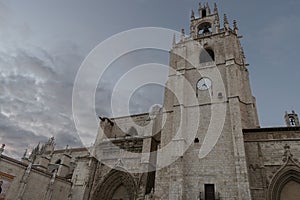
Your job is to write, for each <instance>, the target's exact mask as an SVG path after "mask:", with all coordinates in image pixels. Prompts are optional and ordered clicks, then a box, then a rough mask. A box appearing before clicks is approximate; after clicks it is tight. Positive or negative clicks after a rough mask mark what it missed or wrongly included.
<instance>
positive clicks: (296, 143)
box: [244, 127, 300, 200]
mask: <svg viewBox="0 0 300 200" xmlns="http://www.w3.org/2000/svg"><path fill="white" fill-rule="evenodd" d="M244 141H245V150H246V158H247V167H248V172H249V181H250V188H251V194H252V198H253V199H255V200H265V199H267V196H268V193H270V191H269V189H270V185H271V183H272V180H273V178H274V176H275V175H276V173H277V172H278V171H279V169H280V168H282V167H283V166H284V165H285V162H286V160H285V157H286V151H287V150H286V149H285V147H289V149H290V150H289V151H290V152H291V154H292V155H293V160H295V161H296V162H297V160H300V128H299V127H295V128H261V129H248V130H244ZM297 163H298V164H299V162H297ZM299 170H300V168H299Z"/></svg>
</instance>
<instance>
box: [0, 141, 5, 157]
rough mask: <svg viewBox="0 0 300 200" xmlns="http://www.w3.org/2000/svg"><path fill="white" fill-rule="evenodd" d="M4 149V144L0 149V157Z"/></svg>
mask: <svg viewBox="0 0 300 200" xmlns="http://www.w3.org/2000/svg"><path fill="white" fill-rule="evenodd" d="M4 148H5V144H2V146H1V148H0V155H2V153H3V151H4Z"/></svg>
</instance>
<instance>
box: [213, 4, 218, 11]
mask: <svg viewBox="0 0 300 200" xmlns="http://www.w3.org/2000/svg"><path fill="white" fill-rule="evenodd" d="M214 13H215V14H218V6H217V3H214Z"/></svg>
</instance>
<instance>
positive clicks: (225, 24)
mask: <svg viewBox="0 0 300 200" xmlns="http://www.w3.org/2000/svg"><path fill="white" fill-rule="evenodd" d="M224 29H225V31H226V34H229V33H228V31H229V23H228V19H227V15H226V14H224Z"/></svg>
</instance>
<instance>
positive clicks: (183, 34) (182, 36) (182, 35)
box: [181, 28, 185, 41]
mask: <svg viewBox="0 0 300 200" xmlns="http://www.w3.org/2000/svg"><path fill="white" fill-rule="evenodd" d="M184 38H185V30H184V28H183V29H181V41H184Z"/></svg>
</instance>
